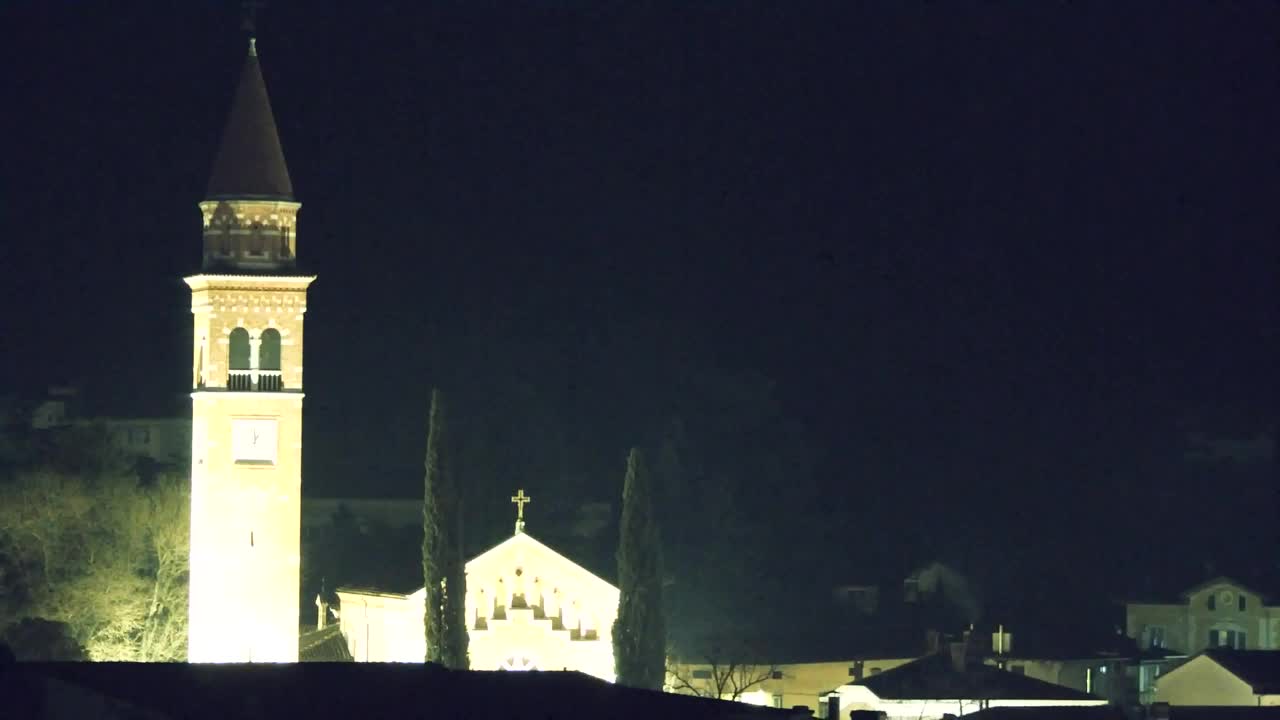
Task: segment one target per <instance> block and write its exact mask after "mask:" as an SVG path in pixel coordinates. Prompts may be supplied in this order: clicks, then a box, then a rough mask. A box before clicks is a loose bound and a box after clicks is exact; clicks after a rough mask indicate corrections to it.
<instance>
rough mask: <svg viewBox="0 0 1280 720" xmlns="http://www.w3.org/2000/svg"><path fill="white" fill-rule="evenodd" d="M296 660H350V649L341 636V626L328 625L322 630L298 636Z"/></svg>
mask: <svg viewBox="0 0 1280 720" xmlns="http://www.w3.org/2000/svg"><path fill="white" fill-rule="evenodd" d="M298 660H299V661H300V662H351V661H352V658H351V651H350V650H349V649H348V648H347V639H346V638H344V637H343V636H342V627H341V626H339V625H330V626H329V627H326V628H324V629H323V630H312V631H311V632H306V633H303V634H302V635H301V636H299V637H298Z"/></svg>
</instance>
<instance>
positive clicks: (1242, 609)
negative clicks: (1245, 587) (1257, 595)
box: [1236, 593, 1245, 612]
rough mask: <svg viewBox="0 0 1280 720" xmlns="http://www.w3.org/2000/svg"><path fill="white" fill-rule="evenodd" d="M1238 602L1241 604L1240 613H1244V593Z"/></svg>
mask: <svg viewBox="0 0 1280 720" xmlns="http://www.w3.org/2000/svg"><path fill="white" fill-rule="evenodd" d="M1236 602H1237V603H1238V604H1239V608H1240V612H1244V609H1245V601H1244V593H1240V597H1239V598H1237V599H1236Z"/></svg>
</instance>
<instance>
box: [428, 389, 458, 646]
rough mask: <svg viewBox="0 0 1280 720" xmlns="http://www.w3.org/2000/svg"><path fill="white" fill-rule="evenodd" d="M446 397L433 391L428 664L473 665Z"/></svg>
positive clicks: (429, 456)
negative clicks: (470, 660) (449, 447)
mask: <svg viewBox="0 0 1280 720" xmlns="http://www.w3.org/2000/svg"><path fill="white" fill-rule="evenodd" d="M447 438H448V433H447V427H446V421H445V407H444V399H443V398H442V397H441V395H440V391H439V390H432V391H431V415H430V420H429V424H428V429H427V457H426V461H425V463H424V464H425V467H426V476H425V479H424V481H423V483H424V484H423V493H422V582H423V586H424V588H425V595H426V598H425V603H424V604H425V607H424V616H423V628H424V631H425V633H426V638H425V639H426V647H427V655H426V658H425V659H426V661H427V662H436V663H440V664H442V665H444V666H446V667H451V668H458V669H465V668H466V667H467V628H466V617H465V609H464V599H465V594H466V584H465V583H466V580H465V577H464V575H463V563H462V543H461V527H462V523H461V520H462V519H461V514H460V513H459V510H460V507H459V506H460V503H459V502H458V493H457V487H456V484H455V482H454V477H453V468H452V466H451V463H450V462H449V452H448V440H447Z"/></svg>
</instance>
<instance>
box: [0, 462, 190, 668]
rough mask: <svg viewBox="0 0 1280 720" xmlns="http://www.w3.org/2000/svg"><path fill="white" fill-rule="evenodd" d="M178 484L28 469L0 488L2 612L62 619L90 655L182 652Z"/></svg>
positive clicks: (183, 573)
mask: <svg viewBox="0 0 1280 720" xmlns="http://www.w3.org/2000/svg"><path fill="white" fill-rule="evenodd" d="M187 498H188V495H187V488H186V485H185V483H183V482H182V481H180V480H176V479H168V478H161V479H158V480H157V481H156V482H155V483H154V484H152V485H149V486H146V487H143V486H140V485H139V484H138V483H137V481H136V480H135V479H134V478H129V477H110V478H97V479H95V480H94V481H93V482H86V481H85V480H84V479H83V478H82V477H79V476H75V475H68V474H63V473H59V472H50V471H44V472H31V473H26V474H23V475H21V476H20V477H18V478H17V479H16V480H15V481H14V482H12V483H7V484H5V485H4V486H0V555H4V556H6V558H7V560H8V565H9V566H10V572H11V573H12V575H13V576H14V577H13V578H12V579H13V580H14V583H13V585H14V586H21V590H22V592H21V593H20V594H18V593H14V597H13V598H11V602H10V603H9V607H8V613H9V617H7V618H0V625H4V624H7V623H11V622H14V621H17V620H21V619H23V618H39V619H44V620H50V621H54V622H63V623H66V624H67V626H69V627H70V628H71V631H72V633H73V635H74V637H75V640H76V641H77V642H79V643H80V644H81V645H83V647H84V648H85V650H86V652H87V653H88V655H89V658H90V659H92V660H130V661H143V662H147V661H172V660H182V659H185V657H186V636H187V630H186V624H187V569H188V544H189V541H188V527H189V525H188V518H189V509H188V500H187Z"/></svg>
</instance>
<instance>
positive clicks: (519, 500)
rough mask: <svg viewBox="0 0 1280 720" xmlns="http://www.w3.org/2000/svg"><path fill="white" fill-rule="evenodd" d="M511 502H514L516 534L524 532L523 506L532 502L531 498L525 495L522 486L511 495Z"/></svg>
mask: <svg viewBox="0 0 1280 720" xmlns="http://www.w3.org/2000/svg"><path fill="white" fill-rule="evenodd" d="M511 502H513V503H515V504H516V534H517V535H519V534H520V533H522V532H524V506H525V504H526V503H531V502H533V498H531V497H529V496H528V495H525V494H524V488H520V489H519V490H517V491H516V494H515V495H512V496H511Z"/></svg>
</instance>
